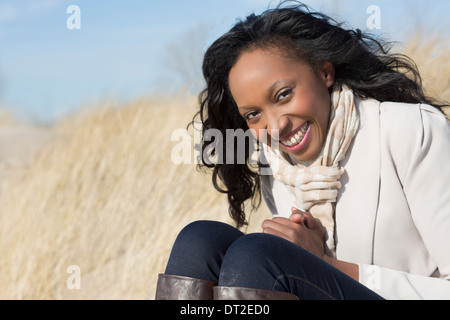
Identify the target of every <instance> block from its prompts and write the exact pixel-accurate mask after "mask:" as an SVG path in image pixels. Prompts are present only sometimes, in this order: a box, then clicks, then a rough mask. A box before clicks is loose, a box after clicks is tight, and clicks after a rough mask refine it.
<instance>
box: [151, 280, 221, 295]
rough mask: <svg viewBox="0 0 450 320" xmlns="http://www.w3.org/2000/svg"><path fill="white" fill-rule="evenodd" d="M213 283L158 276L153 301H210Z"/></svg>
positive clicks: (214, 283)
mask: <svg viewBox="0 0 450 320" xmlns="http://www.w3.org/2000/svg"><path fill="white" fill-rule="evenodd" d="M216 285H217V283H216V282H214V281H208V280H201V279H194V278H188V277H182V276H172V275H167V274H159V275H158V283H157V284H156V295H155V300H212V299H213V287H214V286H216Z"/></svg>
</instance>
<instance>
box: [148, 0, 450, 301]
mask: <svg viewBox="0 0 450 320" xmlns="http://www.w3.org/2000/svg"><path fill="white" fill-rule="evenodd" d="M203 72H204V76H205V79H206V83H207V88H206V89H205V90H204V92H203V93H202V94H201V95H200V99H201V107H200V112H199V116H200V118H201V121H202V123H203V131H204V137H205V136H206V135H207V132H208V130H209V129H218V130H220V131H221V132H222V133H223V135H224V136H225V134H226V130H227V129H235V130H236V129H242V130H248V129H252V132H253V133H254V136H255V138H256V139H257V140H258V141H260V142H262V149H263V150H261V151H262V152H261V154H260V162H261V165H260V166H259V168H257V169H259V170H255V168H254V166H253V165H252V164H251V156H252V155H251V154H250V152H247V151H246V154H245V160H246V162H245V163H244V164H239V163H238V162H237V161H236V162H234V163H228V162H227V163H221V162H216V163H212V160H213V159H214V156H215V155H217V152H216V153H214V152H213V153H212V154H211V155H210V157H207V158H204V159H203V161H204V164H205V165H207V166H209V167H211V168H212V169H213V183H214V186H215V187H216V189H218V190H219V191H221V192H224V193H227V195H228V200H229V208H230V210H229V211H230V215H231V217H232V218H233V219H234V220H235V221H236V224H237V226H238V227H240V226H242V225H244V224H245V223H246V221H245V212H244V203H245V202H246V201H247V200H251V202H252V204H253V206H254V207H256V206H257V205H258V201H259V199H260V198H259V196H260V194H262V195H263V198H264V200H265V201H266V203H267V205H268V206H269V208H270V209H271V211H272V213H273V214H274V215H275V217H274V218H273V219H271V220H266V221H264V223H263V224H262V233H257V234H249V235H244V234H243V233H241V232H240V231H239V230H238V229H236V228H233V227H231V226H229V225H225V224H222V223H219V222H212V221H199V222H194V223H192V224H190V225H188V226H187V227H185V228H184V229H183V230H182V231H181V233H180V234H179V236H178V238H177V240H176V242H175V244H174V246H173V249H172V252H171V255H170V258H169V261H168V264H167V268H166V271H165V273H164V274H161V275H159V279H158V285H157V292H156V299H213V298H214V299H382V298H384V299H449V298H450V281H448V280H450V254H449V249H448V248H450V232H449V230H450V188H448V181H449V179H450V166H448V164H447V159H448V158H449V157H450V125H449V122H448V121H447V119H446V118H445V116H444V115H443V113H442V112H441V111H440V109H439V108H440V107H441V106H443V105H442V104H439V103H438V102H436V101H435V100H433V99H431V98H429V97H427V96H425V94H424V93H423V90H422V87H421V80H420V75H419V73H418V71H417V70H416V68H415V66H414V64H413V63H412V62H411V61H410V60H409V59H408V58H407V57H404V56H401V55H393V54H390V53H389V52H388V49H386V47H385V46H383V45H382V44H380V42H378V41H377V40H375V39H373V38H371V37H369V36H367V35H364V34H362V33H361V32H360V31H359V30H357V31H353V30H345V29H343V28H342V27H341V26H340V25H339V24H338V23H336V22H334V21H333V20H331V19H330V18H329V17H327V16H325V15H323V14H319V13H312V12H310V11H309V10H308V9H307V8H306V7H305V6H303V5H297V6H293V7H282V6H279V7H277V8H276V9H273V10H268V11H266V12H265V13H263V14H261V15H259V16H256V15H251V16H249V17H248V18H247V19H246V20H245V21H241V22H238V23H237V24H236V25H235V26H234V27H233V28H232V29H231V30H230V31H229V32H228V33H226V34H225V35H223V36H222V37H221V38H219V39H218V40H217V41H216V42H215V43H214V44H213V45H212V46H211V47H210V48H209V49H208V50H207V52H206V54H205V57H204V64H203ZM265 133H266V135H265ZM216 142H217V141H216ZM211 146H214V149H215V150H218V145H217V144H214V140H213V141H209V139H205V138H204V139H203V146H202V148H203V150H207V149H208V148H210V149H211ZM227 148H230V146H225V149H224V151H223V152H225V154H228V153H229V152H230V150H229V149H228V151H227ZM233 148H236V146H234V147H233ZM246 150H247V149H246ZM205 154H208V153H207V152H206V153H205ZM233 154H234V153H233ZM235 157H237V156H236V155H235ZM216 159H217V158H216ZM264 163H268V164H269V166H270V168H267V166H265V165H263V164H264ZM220 184H221V185H223V186H224V187H219V185H220Z"/></svg>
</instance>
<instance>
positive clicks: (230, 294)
mask: <svg viewBox="0 0 450 320" xmlns="http://www.w3.org/2000/svg"><path fill="white" fill-rule="evenodd" d="M214 300H299V298H298V297H297V296H296V295H293V294H291V293H288V292H284V291H270V290H262V289H253V288H240V287H214Z"/></svg>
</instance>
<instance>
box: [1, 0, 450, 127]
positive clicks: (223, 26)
mask: <svg viewBox="0 0 450 320" xmlns="http://www.w3.org/2000/svg"><path fill="white" fill-rule="evenodd" d="M277 3H278V1H270V0H267V1H265V0H189V1H181V0H172V1H155V0H79V1H77V0H0V104H1V106H2V107H3V108H5V109H10V110H13V111H14V113H15V114H16V115H17V117H19V118H21V119H23V120H24V121H29V122H39V123H47V122H51V121H54V120H56V119H58V118H59V117H62V116H64V115H66V114H67V113H68V112H71V111H72V110H76V109H77V108H79V107H81V106H84V105H91V104H92V103H93V102H95V101H98V100H103V99H105V100H106V99H111V98H114V99H119V100H124V101H126V100H128V99H132V98H134V97H140V96H145V95H147V94H151V93H155V92H156V93H158V94H162V95H164V94H170V93H171V92H173V90H175V89H176V88H177V87H179V86H180V85H181V84H182V83H185V82H186V81H187V82H193V81H194V80H195V79H198V78H199V77H200V75H201V73H200V63H201V53H202V51H203V50H204V49H205V48H206V46H207V45H209V44H210V43H211V42H212V41H213V40H214V39H215V38H217V37H218V36H220V35H221V34H222V33H224V32H226V31H227V30H228V29H229V28H230V27H231V26H232V25H233V24H234V23H235V21H236V19H237V18H243V17H245V16H246V15H248V14H249V13H252V12H255V13H261V12H262V11H264V10H265V9H266V8H267V7H268V6H274V5H276V4H277ZM304 3H306V4H308V5H310V6H312V7H313V8H314V9H316V10H320V11H323V12H325V13H328V14H330V15H332V16H333V17H335V18H336V19H338V20H344V21H347V22H348V23H349V24H350V26H351V27H354V28H360V29H362V30H365V29H367V27H366V21H367V19H368V18H369V16H370V14H368V13H367V12H366V11H367V8H368V7H369V6H370V5H377V6H378V7H379V8H380V17H381V29H379V30H372V31H373V32H374V33H378V34H382V35H383V36H385V37H389V38H390V39H392V40H397V41H404V39H405V35H408V34H410V33H412V32H414V31H415V30H417V29H420V28H421V29H424V28H425V29H430V30H432V31H433V32H434V31H439V30H447V31H448V30H449V29H450V28H449V23H448V22H447V21H448V17H446V14H447V13H448V12H450V1H448V0H428V1H425V0H370V1H365V0H359V1H358V0H310V1H308V0H305V1H304ZM70 5H77V6H78V7H79V8H80V13H81V14H80V22H81V23H80V26H81V29H79V30H77V29H75V30H70V29H68V28H67V25H66V20H67V18H69V16H70V14H68V13H67V12H66V11H67V8H68V7H69V6H70Z"/></svg>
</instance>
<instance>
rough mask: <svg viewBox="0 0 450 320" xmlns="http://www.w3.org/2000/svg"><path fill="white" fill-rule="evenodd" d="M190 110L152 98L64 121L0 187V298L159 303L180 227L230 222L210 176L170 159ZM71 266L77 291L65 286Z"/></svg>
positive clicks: (185, 102)
mask: <svg viewBox="0 0 450 320" xmlns="http://www.w3.org/2000/svg"><path fill="white" fill-rule="evenodd" d="M194 107H195V100H194V98H192V97H191V98H187V99H183V98H181V97H180V98H179V99H176V101H170V102H169V101H167V102H165V101H162V100H153V101H152V99H149V100H142V101H134V102H131V103H129V104H128V105H126V106H122V107H120V108H116V107H114V106H112V105H102V106H100V107H98V108H94V109H93V110H92V111H90V112H86V113H81V114H79V115H77V116H76V117H75V118H73V119H71V120H67V121H65V122H64V123H61V124H59V126H58V128H57V129H56V130H57V136H58V138H57V139H56V141H55V142H54V143H53V144H51V145H49V146H48V147H47V148H46V149H45V150H43V152H42V153H41V154H40V155H39V156H38V157H37V158H36V160H35V161H34V162H33V164H32V165H31V167H30V169H29V171H28V172H27V173H26V175H25V176H24V177H23V179H22V180H20V181H17V179H16V180H15V181H10V180H8V179H7V180H6V181H5V182H4V184H3V186H2V195H1V198H0V207H1V208H2V211H1V212H2V214H1V218H0V219H1V223H0V228H1V229H0V230H1V231H0V250H1V251H0V255H1V256H3V257H5V258H4V259H2V260H1V270H3V272H2V274H1V276H0V283H1V287H2V289H3V290H2V291H1V293H0V298H3V299H5V298H8V299H36V298H37V299H68V298H76V299H146V298H153V294H154V289H155V281H156V274H157V272H162V271H163V270H164V265H165V263H166V260H167V258H168V252H169V251H170V247H171V245H172V244H173V241H174V240H175V236H176V234H177V233H178V232H179V230H181V228H182V227H183V226H185V225H186V224H187V223H189V222H190V221H193V220H198V219H213V220H220V221H224V222H231V221H230V219H229V218H228V215H227V207H226V202H225V199H224V198H223V196H221V195H219V194H218V193H216V192H215V191H214V190H213V188H212V186H211V183H210V177H209V176H208V175H206V174H203V173H200V172H198V171H197V170H196V167H195V165H175V164H173V163H172V161H171V150H172V147H173V146H174V144H175V142H171V133H172V131H173V130H175V129H178V128H184V127H185V126H186V124H187V123H188V121H189V120H190V118H191V117H192V115H193V113H194ZM70 265H77V266H79V267H80V270H81V289H80V290H69V289H68V288H67V286H66V281H67V280H68V278H69V276H70V274H68V273H66V269H67V267H69V266H70Z"/></svg>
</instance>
